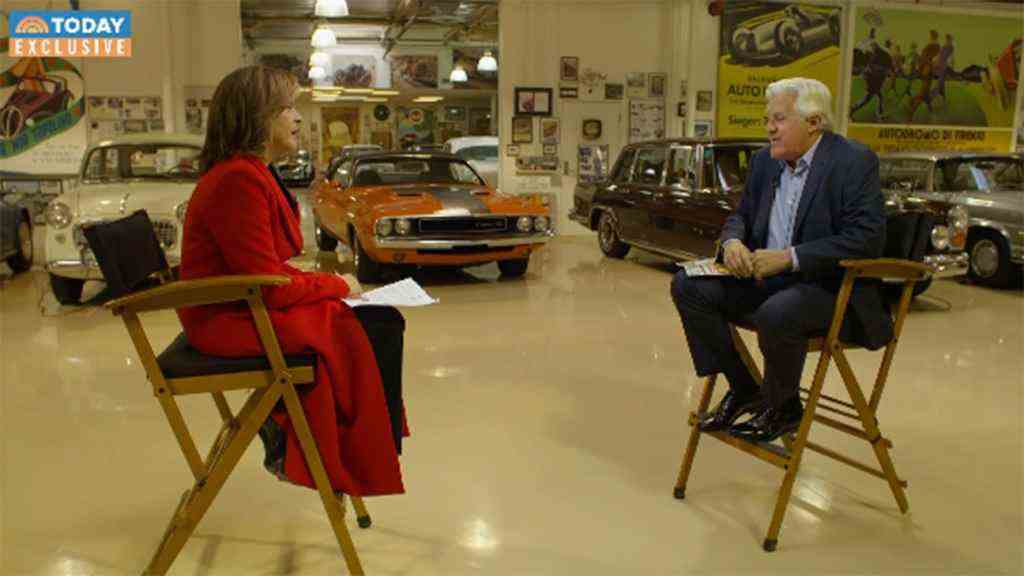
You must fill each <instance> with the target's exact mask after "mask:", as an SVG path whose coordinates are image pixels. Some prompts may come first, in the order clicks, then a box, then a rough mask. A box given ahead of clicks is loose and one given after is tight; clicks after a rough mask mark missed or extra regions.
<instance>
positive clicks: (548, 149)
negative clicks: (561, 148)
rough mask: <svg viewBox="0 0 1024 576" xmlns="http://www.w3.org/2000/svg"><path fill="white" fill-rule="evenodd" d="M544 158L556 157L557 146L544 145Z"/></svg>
mask: <svg viewBox="0 0 1024 576" xmlns="http://www.w3.org/2000/svg"><path fill="white" fill-rule="evenodd" d="M544 155H545V156H558V145H556V144H545V145H544Z"/></svg>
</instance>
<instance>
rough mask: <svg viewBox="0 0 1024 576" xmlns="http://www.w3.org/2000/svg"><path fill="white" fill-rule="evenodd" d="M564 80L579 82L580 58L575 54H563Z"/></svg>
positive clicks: (562, 76)
mask: <svg viewBox="0 0 1024 576" xmlns="http://www.w3.org/2000/svg"><path fill="white" fill-rule="evenodd" d="M561 79H562V82H579V80H580V59H579V58H577V57H575V56H562V73H561Z"/></svg>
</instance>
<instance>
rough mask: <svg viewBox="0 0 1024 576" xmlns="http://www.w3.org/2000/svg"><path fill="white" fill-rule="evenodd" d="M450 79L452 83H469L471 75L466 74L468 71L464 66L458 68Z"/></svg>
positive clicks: (453, 71)
mask: <svg viewBox="0 0 1024 576" xmlns="http://www.w3.org/2000/svg"><path fill="white" fill-rule="evenodd" d="M448 79H449V80H451V81H452V82H469V75H468V74H466V70H465V69H463V68H462V66H456V67H455V69H454V70H452V75H451V76H450V77H449V78H448Z"/></svg>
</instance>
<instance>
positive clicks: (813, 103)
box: [765, 78, 833, 130]
mask: <svg viewBox="0 0 1024 576" xmlns="http://www.w3.org/2000/svg"><path fill="white" fill-rule="evenodd" d="M784 93H786V94H792V95H793V96H796V103H795V105H794V107H795V108H796V111H797V113H798V114H800V117H801V118H803V119H804V120H806V119H808V118H810V117H811V116H818V117H820V118H821V125H822V128H823V129H825V130H831V129H832V125H833V122H832V93H831V92H830V91H829V89H828V86H825V85H824V84H823V83H821V82H819V81H818V80H814V79H812V78H783V79H782V80H778V81H776V82H772V83H771V84H769V85H768V90H767V91H766V92H765V96H766V98H767V100H768V101H769V102H770V101H771V100H772V99H773V98H775V97H776V96H779V95H781V94H784Z"/></svg>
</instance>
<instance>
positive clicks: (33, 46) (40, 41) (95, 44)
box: [8, 10, 132, 58]
mask: <svg viewBox="0 0 1024 576" xmlns="http://www.w3.org/2000/svg"><path fill="white" fill-rule="evenodd" d="M8 25H9V27H10V52H11V56H12V57H15V58H53V57H60V58H129V57H131V55H132V13H131V12H130V11H128V10H83V11H53V10H33V11H18V10H15V11H13V12H11V15H10V18H9V19H8Z"/></svg>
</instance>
